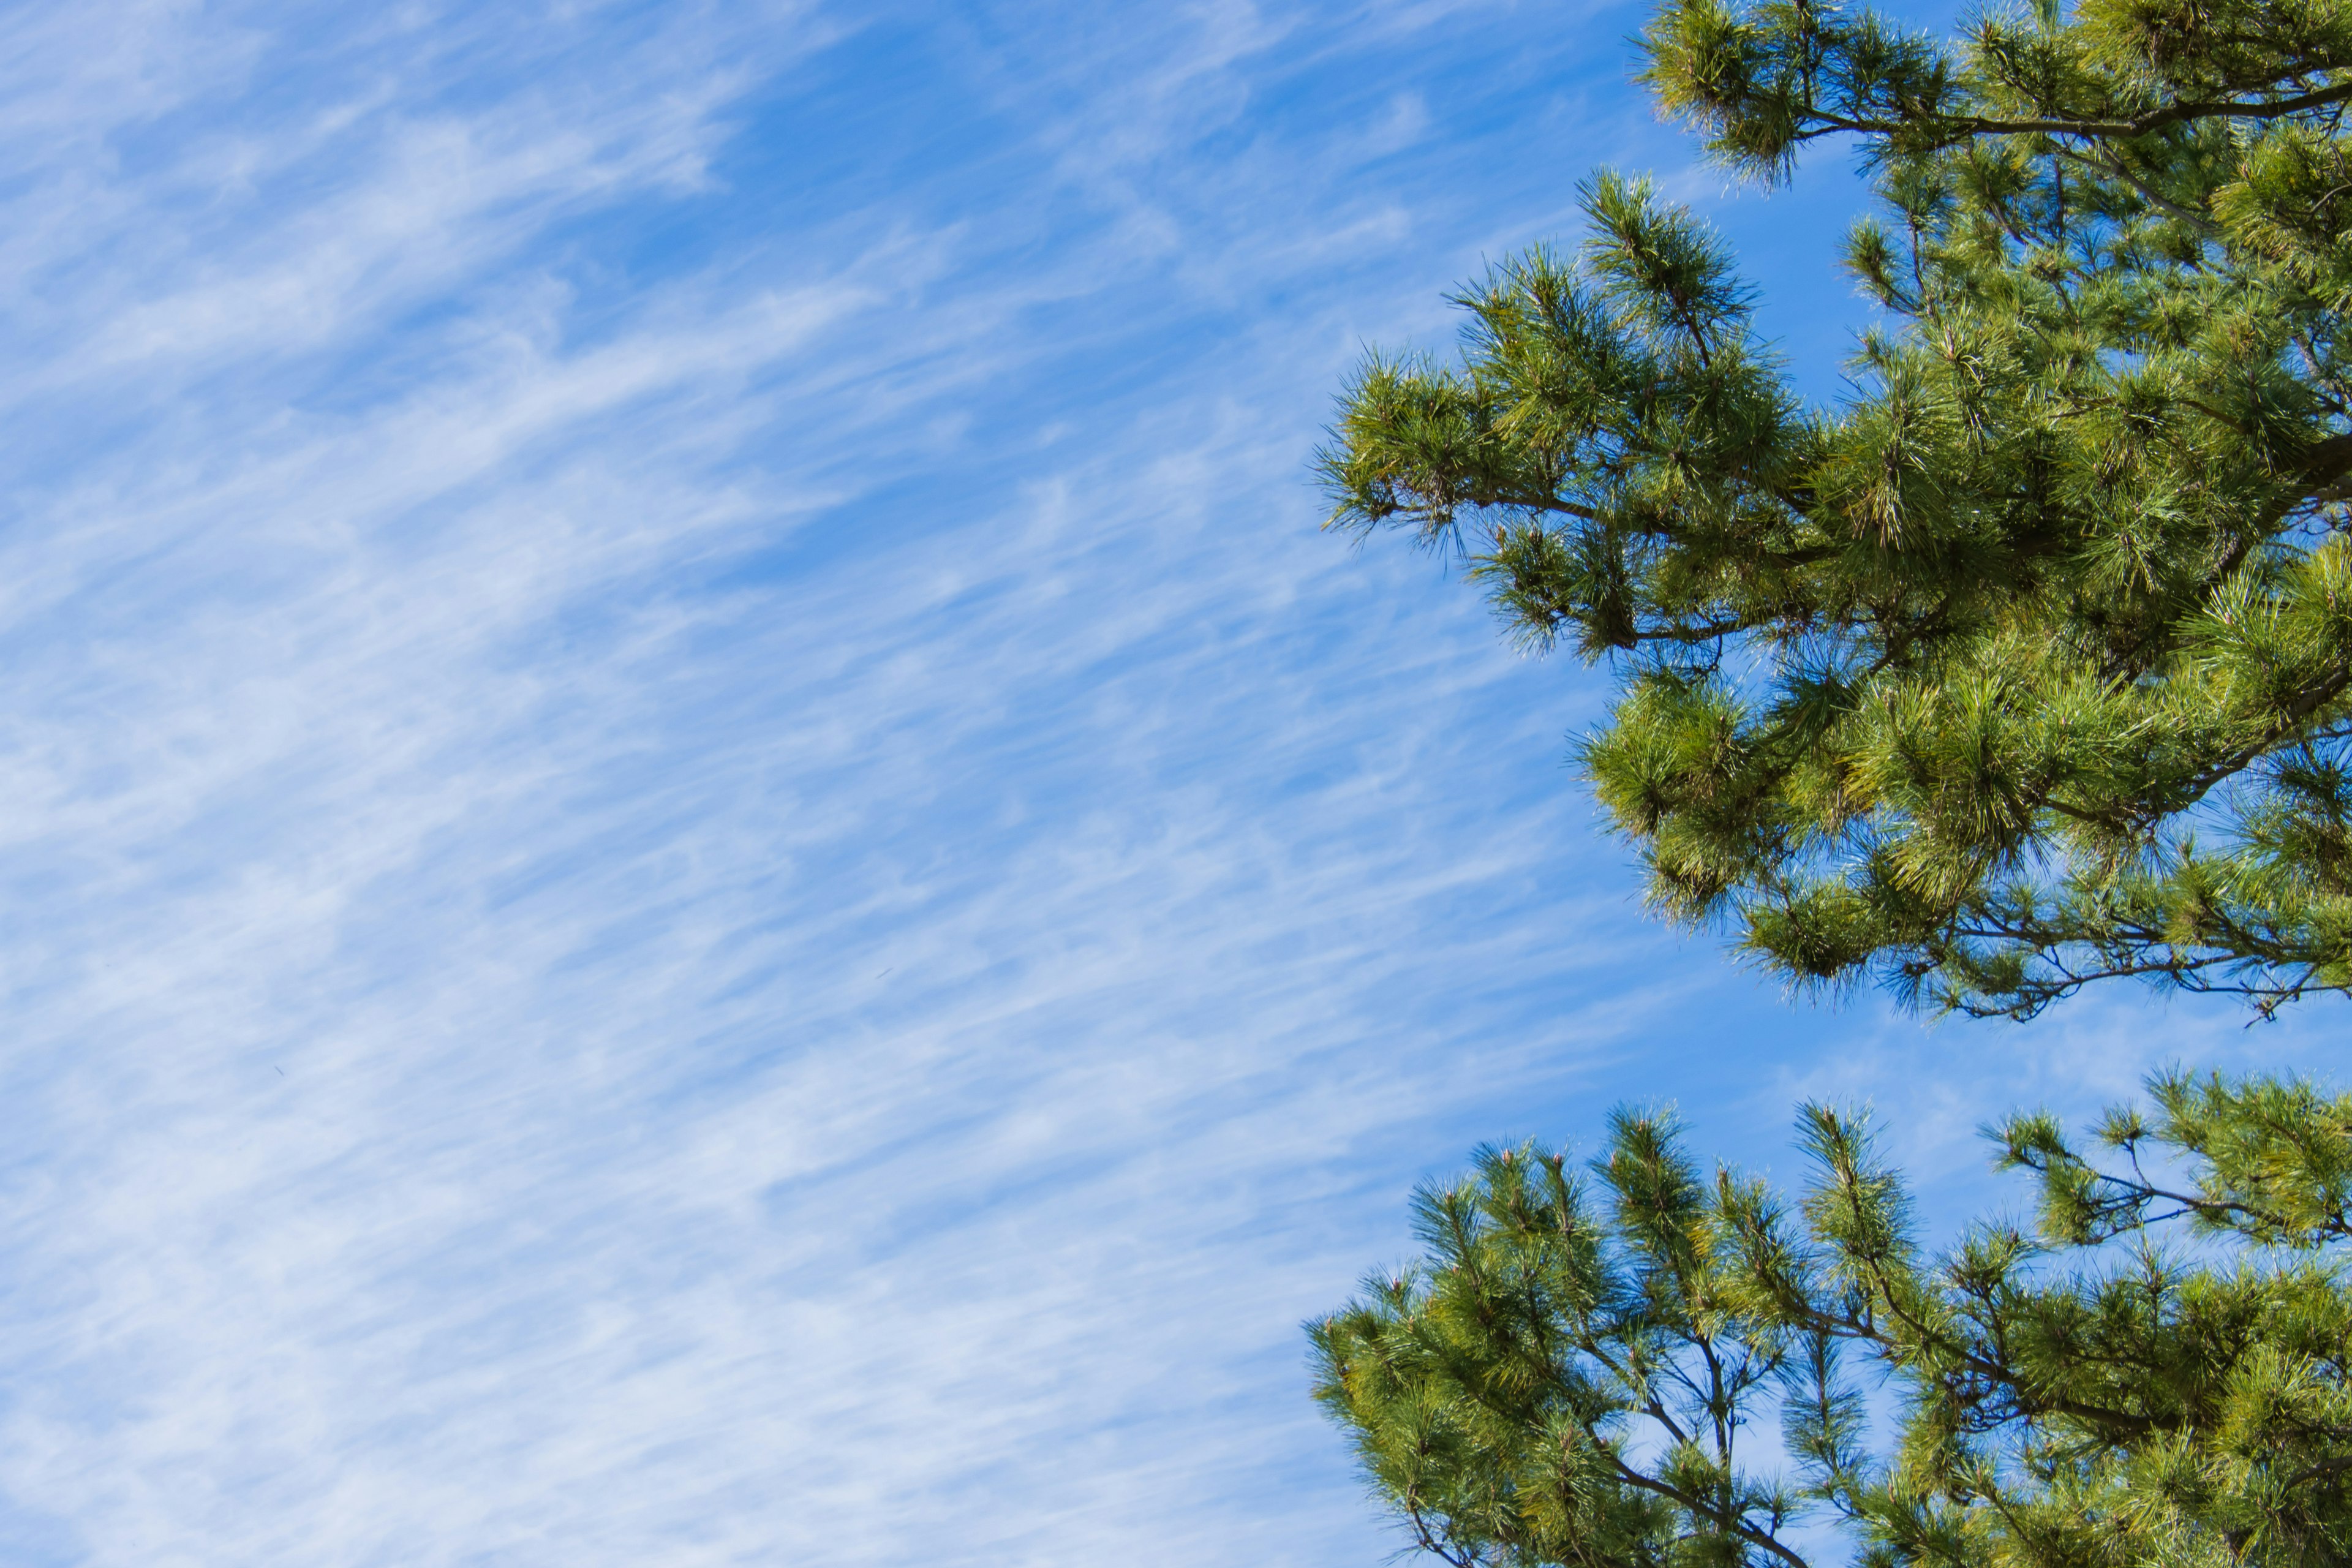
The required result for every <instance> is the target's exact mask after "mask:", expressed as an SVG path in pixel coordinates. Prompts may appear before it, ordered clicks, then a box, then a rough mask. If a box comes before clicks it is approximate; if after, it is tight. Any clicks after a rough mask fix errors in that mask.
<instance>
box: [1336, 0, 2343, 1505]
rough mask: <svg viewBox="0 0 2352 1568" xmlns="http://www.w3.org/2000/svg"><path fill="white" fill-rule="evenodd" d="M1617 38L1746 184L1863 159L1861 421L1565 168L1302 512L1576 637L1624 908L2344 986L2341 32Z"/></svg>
mask: <svg viewBox="0 0 2352 1568" xmlns="http://www.w3.org/2000/svg"><path fill="white" fill-rule="evenodd" d="M1643 48H1644V51H1645V55H1646V60H1647V66H1646V70H1645V73H1644V74H1645V79H1646V80H1647V81H1648V83H1649V84H1650V85H1651V87H1652V88H1653V89H1654V91H1655V93H1656V95H1657V97H1658V100H1659V101H1660V102H1661V103H1662V105H1663V106H1664V108H1665V110H1668V111H1670V112H1671V113H1673V114H1675V115H1677V116H1679V117H1681V118H1683V119H1684V120H1685V121H1689V122H1691V123H1693V124H1694V125H1696V127H1697V128H1699V129H1700V130H1701V131H1703V132H1704V133H1705V136H1706V145H1707V147H1708V148H1709V149H1710V150H1711V152H1712V153H1713V154H1714V155H1716V156H1717V158H1718V159H1720V160H1721V161H1722V162H1723V163H1725V164H1726V165H1727V167H1728V168H1729V169H1731V170H1732V171H1734V172H1735V173H1736V174H1738V175H1739V176H1742V177H1746V178H1751V179H1756V180H1760V181H1764V182H1768V183H1769V182H1771V181H1774V180H1776V179H1779V178H1780V177H1782V176H1784V175H1785V174H1787V172H1788V171H1789V170H1790V168H1791V166H1792V164H1793V161H1794V160H1795V158H1796V157H1797V155H1798V153H1799V152H1800V150H1801V149H1802V148H1804V147H1805V146H1806V145H1807V144H1809V143H1811V142H1817V141H1822V140H1824V139H1826V140H1829V141H1831V142H1833V143H1835V144H1838V145H1843V146H1848V147H1852V148H1854V149H1857V150H1858V151H1859V153H1860V155H1861V157H1862V159H1863V160H1864V164H1865V166H1866V168H1867V170H1868V171H1869V174H1870V176H1871V179H1872V181H1873V184H1874V190H1875V193H1876V198H1877V203H1878V206H1879V213H1878V216H1875V217H1874V218H1872V219H1870V220H1869V221H1866V222H1864V223H1863V224H1861V225H1860V226H1858V227H1857V228H1856V229H1855V230H1854V231H1853V235H1852V237H1851V240H1850V243H1849V245H1848V247H1847V264H1848V265H1849V266H1850V267H1851V268H1852V270H1853V274H1854V276H1855V277H1856V278H1857V279H1858V280H1859V282H1860V285H1861V288H1862V289H1863V291H1864V295H1865V297H1866V300H1867V301H1868V308H1870V309H1871V310H1872V320H1871V321H1870V322H1869V324H1868V325H1866V327H1864V330H1862V331H1861V332H1860V333H1859V336H1858V340H1857V346H1856V348H1855V351H1854V353H1853V362H1852V367H1851V368H1852V375H1853V384H1854V391H1853V395H1851V397H1850V398H1849V399H1848V400H1846V401H1844V402H1843V403H1841V404H1839V405H1836V406H1833V407H1820V406H1808V405H1805V404H1804V403H1803V402H1802V401H1801V399H1800V398H1798V397H1797V396H1796V395H1794V394H1793V393H1792V391H1791V390H1790V383H1789V380H1788V377H1787V375H1786V374H1785V373H1784V370H1783V366H1782V364H1781V363H1780V361H1779V360H1778V359H1777V358H1776V357H1775V353H1774V351H1773V349H1772V347H1771V345H1770V344H1769V342H1765V341H1764V340H1763V339H1762V338H1761V337H1760V336H1759V332H1758V331H1757V330H1756V328H1755V326H1754V325H1753V322H1752V320H1751V304H1752V300H1751V297H1750V294H1749V292H1748V289H1747V288H1746V287H1745V286H1743V284H1742V283H1741V282H1740V281H1739V279H1738V277H1737V276H1736V274H1735V272H1734V269H1733V263H1732V258H1730V256H1729V255H1727V252H1726V249H1725V247H1724V246H1723V245H1722V244H1721V242H1720V241H1719V240H1718V239H1717V237H1714V236H1713V235H1712V234H1711V233H1710V232H1709V231H1708V230H1707V229H1706V228H1705V227H1704V226H1702V225H1701V224H1699V223H1697V222H1696V221H1695V220H1694V219H1693V218H1692V217H1691V216H1689V215H1688V214H1687V213H1685V212H1683V211H1681V210H1677V209H1675V208H1674V207H1672V206H1670V205H1665V204H1664V203H1662V202H1661V201H1660V200H1659V199H1658V198H1657V197H1656V195H1654V192H1653V190H1652V188H1651V187H1650V186H1649V185H1648V184H1645V183H1644V182H1643V181H1640V180H1632V179H1626V178H1622V177H1619V176H1616V175H1612V174H1601V175H1598V176H1596V177H1594V178H1593V179H1591V181H1590V182H1589V183H1588V184H1586V185H1585V186H1584V187H1583V192H1582V195H1583V209H1584V212H1585V214H1586V216H1587V217H1588V218H1589V220H1590V226H1591V229H1590V234H1589V237H1587V238H1586V239H1585V240H1584V242H1583V243H1582V245H1581V246H1580V247H1578V248H1576V249H1574V250H1573V251H1559V250H1554V249H1549V248H1538V249H1536V250H1534V251H1531V252H1529V253H1528V254H1526V255H1524V256H1521V257H1519V258H1516V259H1514V260H1512V261H1510V262H1509V263H1507V265H1504V266H1502V267H1500V268H1497V269H1496V270H1495V271H1494V272H1493V273H1492V275H1491V276H1489V277H1487V278H1486V279H1484V280H1483V281H1481V282H1479V283H1477V284H1475V286H1473V287H1470V288H1469V289H1466V290H1465V292H1463V293H1462V294H1461V295H1459V296H1458V301H1459V303H1460V304H1462V305H1463V306H1464V307H1465V309H1466V310H1467V312H1468V322H1467V327H1466V334H1465V335H1466V343H1465V352H1464V353H1463V356H1462V358H1461V360H1460V361H1459V363H1444V364H1442V363H1436V362H1433V361H1431V360H1428V359H1420V358H1396V357H1375V358H1374V359H1373V360H1371V361H1370V362H1369V363H1367V364H1366V365H1365V366H1364V367H1363V368H1362V370H1361V371H1360V374H1359V375H1358V376H1357V378H1356V379H1355V381H1354V382H1353V384H1351V385H1350V386H1349V389H1348V391H1347V393H1346V395H1345V396H1344V399H1343V402H1342V406H1341V412H1340V415H1339V420H1338V422H1337V424H1336V425H1335V426H1334V430H1333V439H1332V442H1331V444H1330V445H1329V446H1328V447H1327V449H1326V450H1325V452H1324V453H1323V454H1322V458H1321V471H1322V473H1323V475H1324V478H1325V479H1326V481H1327V483H1328V487H1329V489H1330V492H1331V494H1332V497H1333V500H1334V503H1335V510H1334V514H1333V521H1334V522H1335V523H1336V524H1338V525H1339V526H1342V527H1346V528H1350V529H1358V530H1370V529H1376V528H1382V527H1390V526H1402V527H1403V528H1406V529H1408V530H1411V531H1414V532H1415V533H1416V534H1417V535H1418V536H1419V537H1420V538H1421V539H1422V540H1423V541H1425V542H1431V543H1434V544H1441V545H1445V546H1448V547H1458V548H1459V549H1460V550H1461V551H1462V552H1464V554H1465V558H1466V560H1467V563H1468V569H1469V573H1470V575H1471V576H1472V577H1473V578H1474V579H1475V580H1476V581H1477V582H1479V583H1480V584H1484V585H1485V587H1486V589H1487V590H1488V591H1489V592H1490V593H1491V595H1492V596H1493V599H1494V602H1495V603H1496V605H1497V607H1498V609H1499V610H1500V612H1501V613H1502V615H1503V616H1504V617H1505V618H1506V620H1507V624H1508V626H1509V627H1510V629H1511V632H1512V633H1513V635H1514V636H1515V637H1517V638H1518V639H1520V640H1521V641H1523V642H1524V643H1526V644H1528V645H1529V646H1531V647H1538V648H1548V647H1551V646H1552V645H1554V644H1555V643H1556V642H1557V641H1559V640H1560V639H1563V638H1564V639H1566V640H1567V641H1568V642H1569V643H1570V646H1571V647H1573V648H1574V649H1575V651H1576V652H1578V653H1579V654H1580V655H1582V656H1583V657H1584V658H1587V659H1606V660H1607V661H1608V662H1609V663H1610V665H1611V667H1612V668H1613V669H1614V671H1615V672H1616V677H1617V680H1618V686H1619V691H1618V699H1617V701H1616V703H1615V706H1614V709H1613V710H1612V714H1611V717H1610V719H1609V721H1608V722H1607V724H1606V725H1605V726H1604V727H1603V728H1601V730H1600V731H1598V732H1596V733H1594V734H1592V735H1591V736H1589V737H1588V738H1587V739H1586V740H1585V742H1583V745H1582V748H1581V758H1582V761H1583V763H1584V765H1585V767H1586V769H1587V770H1588V773H1589V775H1590V777H1591V781H1592V783H1593V784H1594V787H1595V789H1596V791H1597V793H1598V795H1599V797H1600V799H1601V803H1602V804H1603V805H1604V807H1605V808H1606V810H1607V812H1608V813H1609V815H1610V816H1611V817H1612V819H1613V821H1614V823H1615V824H1616V826H1618V827H1619V828H1620V829H1621V830H1622V831H1623V832H1624V833H1626V834H1627V835H1629V836H1631V837H1633V839H1634V840H1635V841H1636V842H1637V843H1638V845H1639V847H1640V849H1641V853H1642V855H1643V860H1644V863H1645V867H1646V871H1647V878H1648V885H1649V889H1650V893H1651V895H1652V897H1653V899H1654V902H1655V903H1656V905H1657V906H1658V907H1660V908H1661V909H1662V910H1664V912H1665V913H1666V914H1667V915H1669V916H1670V917H1672V918H1675V919H1677V920H1680V921H1686V922H1692V923H1720V924H1723V925H1726V926H1727V927H1729V928H1730V929H1732V930H1733V931H1736V932H1737V933H1738V940H1739V942H1741V944H1742V945H1743V947H1744V948H1745V949H1746V950H1747V951H1748V952H1749V953H1750V954H1752V955H1754V956H1755V957H1756V958H1758V959H1759V960H1760V961H1761V962H1763V963H1767V964H1769V966H1771V967H1774V968H1776V969H1777V970H1779V971H1780V972H1782V973H1785V974H1787V975H1788V976H1790V977H1791V978H1793V979H1794V980H1796V981H1797V982H1799V983H1801V984H1837V983H1843V982H1848V981H1851V980H1853V979H1856V978H1859V977H1862V976H1865V975H1874V976H1875V977H1877V978H1878V979H1880V980H1881V981H1883V982H1885V983H1887V984H1891V985H1893V986H1894V987H1895V988H1896V989H1897V990H1898V991H1900V992H1902V993H1904V994H1906V995H1907V996H1908V997H1909V998H1911V999H1913V1000H1915V1001H1918V1002H1921V1003H1924V1004H1927V1005H1931V1006H1940V1007H1945V1008H1957V1009H1960V1010H1964V1011H1967V1012H1970V1013H1977V1014H1985V1015H2008V1016H2018V1017H2024V1016H2031V1015H2032V1014H2033V1013H2035V1012H2036V1011H2038V1010H2039V1009H2041V1008H2042V1007H2043V1006H2045V1005H2048V1004H2049V1003H2050V1002H2052V1001H2053V1000H2054V999H2056V998H2059V997H2062V996H2063V995H2066V994H2069V993H2071V992H2073V991H2074V990H2075V989H2077V988H2078V987H2080V986H2081V985H2083V984H2086V983H2087V982H2090V981H2092V980H2095V979H2101V978H2105V977H2111V976H2139V977H2143V978H2145V979H2148V980H2152V981H2155V982H2157V983H2159V984H2169V985H2175V986H2179V987H2183V988H2187V989H2190V990H2196V991H2222V992H2234V993H2240V994H2243V995H2244V996H2246V997H2248V998H2250V999H2251V1000H2252V1004H2253V1005H2255V1006H2256V1007H2258V1008H2260V1009H2261V1010H2263V1013H2265V1014H2267V1013H2269V1012H2270V1011H2272V1010H2273V1009H2275V1008H2276V1007H2277V1006H2279V1005H2282V1004H2284V1003H2285V1002H2286V1001H2288V1000H2290V999H2293V998H2295V997H2299V996H2302V995H2305V994H2310V993H2314V992H2344V991H2346V990H2347V989H2352V758H2347V752H2346V743H2347V740H2352V543H2347V538H2346V534H2345V530H2346V524H2347V500H2352V376H2348V375H2347V365H2346V361H2345V350H2344V348H2343V345H2342V343H2341V342H2340V340H2339V332H2338V322H2339V321H2340V320H2341V319H2342V314H2343V311H2344V309H2345V306H2346V304H2347V300H2352V149H2347V142H2346V139H2345V135H2344V124H2343V116H2344V112H2345V108H2346V105H2347V102H2352V5H2346V4H2345V3H2344V0H2084V3H2083V4H2082V5H2081V6H2080V8H2079V10H2078V11H2077V12H2075V13H2074V15H2073V16H2071V17H2062V16H2060V14H2059V13H2058V11H2057V10H2056V8H2055V7H2054V5H2044V7H2043V8H2042V9H2040V10H2037V11H2034V12H2031V13H2024V14H2016V15H2010V14H1990V15H1987V16H1984V17H1983V18H1982V19H1981V20H1979V21H1977V22H1975V23H1973V24H1971V25H1970V26H1969V29H1968V31H1967V32H1966V34H1965V36H1964V37H1961V38H1960V39H1959V40H1958V42H1956V43H1953V44H1949V45H1947V44H1945V43H1941V42H1937V41H1935V40H1932V39H1930V38H1927V37H1921V36H1916V35H1914V34H1912V33H1910V32H1907V31H1906V30H1904V29H1902V28H1900V27H1897V26H1894V25H1892V24H1890V23H1888V22H1886V21H1885V20H1883V19H1880V18H1878V17H1876V16H1872V15H1870V14H1867V13H1856V12H1850V11H1845V10H1842V9H1839V8H1837V7H1835V6H1833V5H1823V4H1819V3H1817V0H1775V3H1771V4H1762V5H1753V6H1750V7H1748V8H1745V9H1740V8H1736V7H1735V6H1734V5H1730V4H1727V3H1726V0H1675V3H1673V4H1669V5H1665V6H1664V9H1662V10H1661V11H1660V12H1659V13H1658V14H1657V15H1656V16H1655V18H1654V21H1653V22H1652V24H1651V25H1650V26H1649V28H1648V31H1647V33H1646V34H1645V36H1644V39H1643ZM1629 1506H1630V1505H1629ZM1645 1506H1646V1505H1645Z"/></svg>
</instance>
